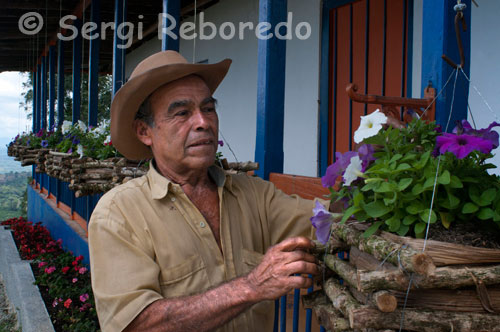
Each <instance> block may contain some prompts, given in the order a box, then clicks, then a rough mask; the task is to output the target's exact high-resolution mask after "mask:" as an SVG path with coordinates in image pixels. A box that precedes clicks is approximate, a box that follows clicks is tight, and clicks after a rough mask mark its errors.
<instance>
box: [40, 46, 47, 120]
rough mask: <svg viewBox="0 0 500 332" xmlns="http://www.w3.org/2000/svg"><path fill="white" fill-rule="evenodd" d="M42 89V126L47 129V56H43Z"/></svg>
mask: <svg viewBox="0 0 500 332" xmlns="http://www.w3.org/2000/svg"><path fill="white" fill-rule="evenodd" d="M41 89H42V93H41V96H42V99H41V100H40V114H41V121H40V128H42V129H47V57H46V56H45V55H44V56H42V81H41Z"/></svg>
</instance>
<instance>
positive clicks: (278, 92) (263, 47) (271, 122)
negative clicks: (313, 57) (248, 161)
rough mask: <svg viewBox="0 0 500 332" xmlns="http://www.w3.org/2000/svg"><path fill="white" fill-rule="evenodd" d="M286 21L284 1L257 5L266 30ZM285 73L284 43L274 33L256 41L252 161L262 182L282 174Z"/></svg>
mask: <svg viewBox="0 0 500 332" xmlns="http://www.w3.org/2000/svg"><path fill="white" fill-rule="evenodd" d="M286 19H287V1H286V0H261V1H260V2H259V22H269V23H271V27H272V28H271V29H270V30H269V31H274V27H275V26H276V24H278V23H279V22H285V21H286ZM269 31H268V32H267V33H269ZM282 33H283V32H282ZM285 71H286V41H285V40H280V39H278V38H276V37H275V36H274V34H273V36H272V38H269V39H267V40H263V39H262V38H259V41H258V73H257V136H256V144H255V161H257V162H258V163H259V165H260V168H259V170H258V171H256V172H255V173H256V174H257V175H258V176H260V177H262V178H263V179H265V180H268V179H269V173H271V172H277V173H282V172H283V131H284V108H285Z"/></svg>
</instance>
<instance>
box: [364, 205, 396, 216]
mask: <svg viewBox="0 0 500 332" xmlns="http://www.w3.org/2000/svg"><path fill="white" fill-rule="evenodd" d="M363 210H365V212H366V213H367V214H368V215H369V216H370V217H372V218H379V217H382V216H383V215H384V214H386V213H388V212H390V211H391V210H392V208H390V207H387V206H385V205H384V203H382V202H381V201H375V202H371V203H368V204H366V205H365V206H364V207H363Z"/></svg>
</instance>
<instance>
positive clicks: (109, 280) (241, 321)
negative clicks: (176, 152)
mask: <svg viewBox="0 0 500 332" xmlns="http://www.w3.org/2000/svg"><path fill="white" fill-rule="evenodd" d="M209 174H210V176H211V177H212V179H213V180H214V181H215V183H216V184H217V186H218V191H219V200H220V213H221V216H220V235H221V242H222V252H223V253H221V251H220V249H219V247H218V245H217V242H216V240H215V237H214V235H213V233H212V231H211V229H210V226H209V225H208V223H207V222H206V220H205V219H204V217H203V216H202V215H201V213H200V212H199V211H198V209H197V208H196V207H195V206H194V205H193V203H192V202H191V201H190V200H189V199H188V197H187V196H186V195H185V194H184V192H183V191H182V189H181V187H180V186H179V185H178V184H175V183H173V182H170V181H169V180H168V179H167V178H165V177H163V176H162V175H161V174H159V173H158V172H157V171H156V170H155V168H154V167H150V170H149V172H148V174H147V175H146V176H143V177H141V178H138V179H134V180H132V181H129V182H127V183H126V184H124V185H121V186H119V187H117V188H115V189H113V190H111V191H110V192H108V193H107V194H106V195H104V196H103V197H102V198H101V199H100V201H99V203H98V205H97V207H96V208H95V210H94V212H93V214H92V218H91V219H90V224H89V249H90V263H91V271H92V287H93V290H94V295H95V299H96V307H97V312H98V316H99V321H100V324H101V329H102V331H104V332H115V331H122V330H123V329H124V328H125V327H127V325H128V324H129V323H130V322H132V320H133V319H134V318H135V317H136V316H137V315H138V314H139V313H140V312H141V311H142V310H143V309H144V308H145V307H146V306H148V305H149V304H151V303H152V302H154V301H156V300H159V299H163V298H172V297H177V296H184V295H193V294H197V293H200V292H203V291H205V290H207V289H209V288H213V287H214V286H217V285H220V284H221V283H224V282H227V281H230V280H231V279H234V278H236V277H238V276H241V275H244V274H246V273H248V272H249V271H250V270H251V269H252V268H254V267H255V266H256V265H257V264H258V263H259V262H260V259H261V258H262V255H263V254H264V253H265V252H266V250H267V249H268V248H269V247H270V246H272V245H274V244H276V243H278V242H280V241H282V240H284V239H286V238H288V237H291V236H295V235H310V232H311V223H310V221H309V218H310V217H311V215H312V208H313V201H309V200H304V199H301V198H299V197H297V196H288V195H285V194H283V193H282V192H281V191H280V190H278V189H276V188H275V187H274V185H273V184H272V183H270V182H267V181H263V180H261V179H259V178H255V177H249V176H247V175H244V174H242V175H228V174H226V173H225V172H224V171H222V170H221V169H220V168H217V167H211V168H210V169H209ZM273 319H274V303H273V301H265V302H261V303H259V304H256V305H254V306H253V307H252V308H251V309H250V310H247V311H245V312H244V313H242V314H241V315H239V316H238V317H236V318H235V319H233V320H232V321H230V322H229V323H227V324H226V325H224V326H222V327H221V328H219V329H218V330H217V331H220V332H222V331H224V332H229V331H238V332H245V331H249V332H253V331H262V332H264V331H271V330H272V324H273Z"/></svg>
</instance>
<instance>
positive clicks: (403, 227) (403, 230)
mask: <svg viewBox="0 0 500 332" xmlns="http://www.w3.org/2000/svg"><path fill="white" fill-rule="evenodd" d="M409 230H410V227H409V226H406V225H401V227H399V230H398V231H397V233H398V235H399V236H405V235H406V233H408V231H409Z"/></svg>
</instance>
